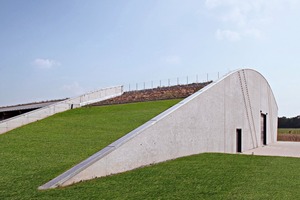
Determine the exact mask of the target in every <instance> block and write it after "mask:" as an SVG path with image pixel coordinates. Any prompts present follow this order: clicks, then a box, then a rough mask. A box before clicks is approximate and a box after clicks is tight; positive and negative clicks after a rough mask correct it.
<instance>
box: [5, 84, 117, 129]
mask: <svg viewBox="0 0 300 200" xmlns="http://www.w3.org/2000/svg"><path fill="white" fill-rule="evenodd" d="M122 93H123V86H116V87H110V88H103V89H100V90H97V91H93V92H89V93H86V94H83V95H80V96H78V97H74V98H71V99H67V100H64V101H61V102H58V103H54V104H51V105H49V106H46V107H43V108H40V109H37V110H33V111H31V112H27V113H24V114H21V115H18V116H16V117H12V118H9V119H6V120H3V121H1V122H0V134H3V133H6V132H8V131H10V130H13V129H15V128H18V127H21V126H23V125H26V124H29V123H32V122H35V121H38V120H41V119H44V118H46V117H49V116H51V115H54V114H56V113H60V112H64V111H66V110H70V109H72V108H78V107H81V106H85V105H88V104H91V103H94V102H97V101H103V100H106V99H109V98H113V97H116V96H120V95H121V94H122Z"/></svg>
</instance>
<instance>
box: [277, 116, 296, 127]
mask: <svg viewBox="0 0 300 200" xmlns="http://www.w3.org/2000/svg"><path fill="white" fill-rule="evenodd" d="M278 128H300V115H299V116H297V117H292V118H287V117H278Z"/></svg>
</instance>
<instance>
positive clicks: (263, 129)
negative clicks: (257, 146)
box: [260, 114, 267, 145]
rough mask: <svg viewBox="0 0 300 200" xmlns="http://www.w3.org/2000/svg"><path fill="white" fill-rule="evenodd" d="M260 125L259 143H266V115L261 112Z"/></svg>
mask: <svg viewBox="0 0 300 200" xmlns="http://www.w3.org/2000/svg"><path fill="white" fill-rule="evenodd" d="M260 127H261V129H260V130H261V144H262V145H267V115H265V114H261V118H260Z"/></svg>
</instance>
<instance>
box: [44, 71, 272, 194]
mask: <svg viewBox="0 0 300 200" xmlns="http://www.w3.org/2000/svg"><path fill="white" fill-rule="evenodd" d="M277 110H278V108H277V104H276V101H275V98H274V95H273V93H272V90H271V88H270V86H269V84H268V83H267V81H266V79H265V78H264V77H263V76H262V75H261V74H260V73H258V72H256V71H254V70H250V69H243V70H238V71H235V72H232V73H230V74H228V75H227V76H225V77H223V78H221V79H220V80H218V81H217V82H214V83H212V84H210V85H208V86H207V87H205V88H203V89H202V90H200V91H198V92H196V93H195V94H193V95H192V96H190V97H188V98H186V99H185V100H183V101H181V102H180V103H178V104H176V105H175V106H173V107H172V108H170V109H168V110H166V111H165V112H163V113H162V114H160V115H158V116H156V117H154V118H153V119H151V120H150V121H148V122H147V123H145V124H144V125H142V126H140V127H138V128H137V129H135V130H133V131H132V132H130V133H128V134H127V135H125V136H124V137H122V138H120V139H119V140H117V141H115V142H114V143H112V144H110V145H108V146H107V147H105V148H104V149H102V150H101V151H99V152H98V153H96V154H94V155H93V156H91V157H90V158H88V159H86V160H85V161H83V162H81V163H79V164H78V165H76V166H75V167H73V168H71V169H70V170H68V171H66V172H65V173H63V174H62V175H60V176H58V177H56V178H55V179H53V180H51V181H50V182H48V183H46V184H45V185H43V186H41V187H39V189H48V188H55V187H58V186H66V185H70V184H73V183H76V182H79V181H82V180H88V179H93V178H95V177H102V176H107V175H110V174H116V173H120V172H124V171H128V170H132V169H135V168H138V167H141V166H145V165H149V164H153V163H159V162H163V161H166V160H170V159H175V158H178V157H182V156H188V155H193V154H199V153H203V152H224V153H236V152H237V149H238V147H237V129H241V130H242V142H241V145H242V151H247V150H250V149H254V148H257V147H260V146H263V143H262V140H261V125H262V124H261V114H262V113H263V114H266V115H267V122H266V125H267V126H266V130H267V144H270V143H274V142H276V141H277Z"/></svg>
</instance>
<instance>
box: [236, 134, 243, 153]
mask: <svg viewBox="0 0 300 200" xmlns="http://www.w3.org/2000/svg"><path fill="white" fill-rule="evenodd" d="M236 152H237V153H242V129H236Z"/></svg>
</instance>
